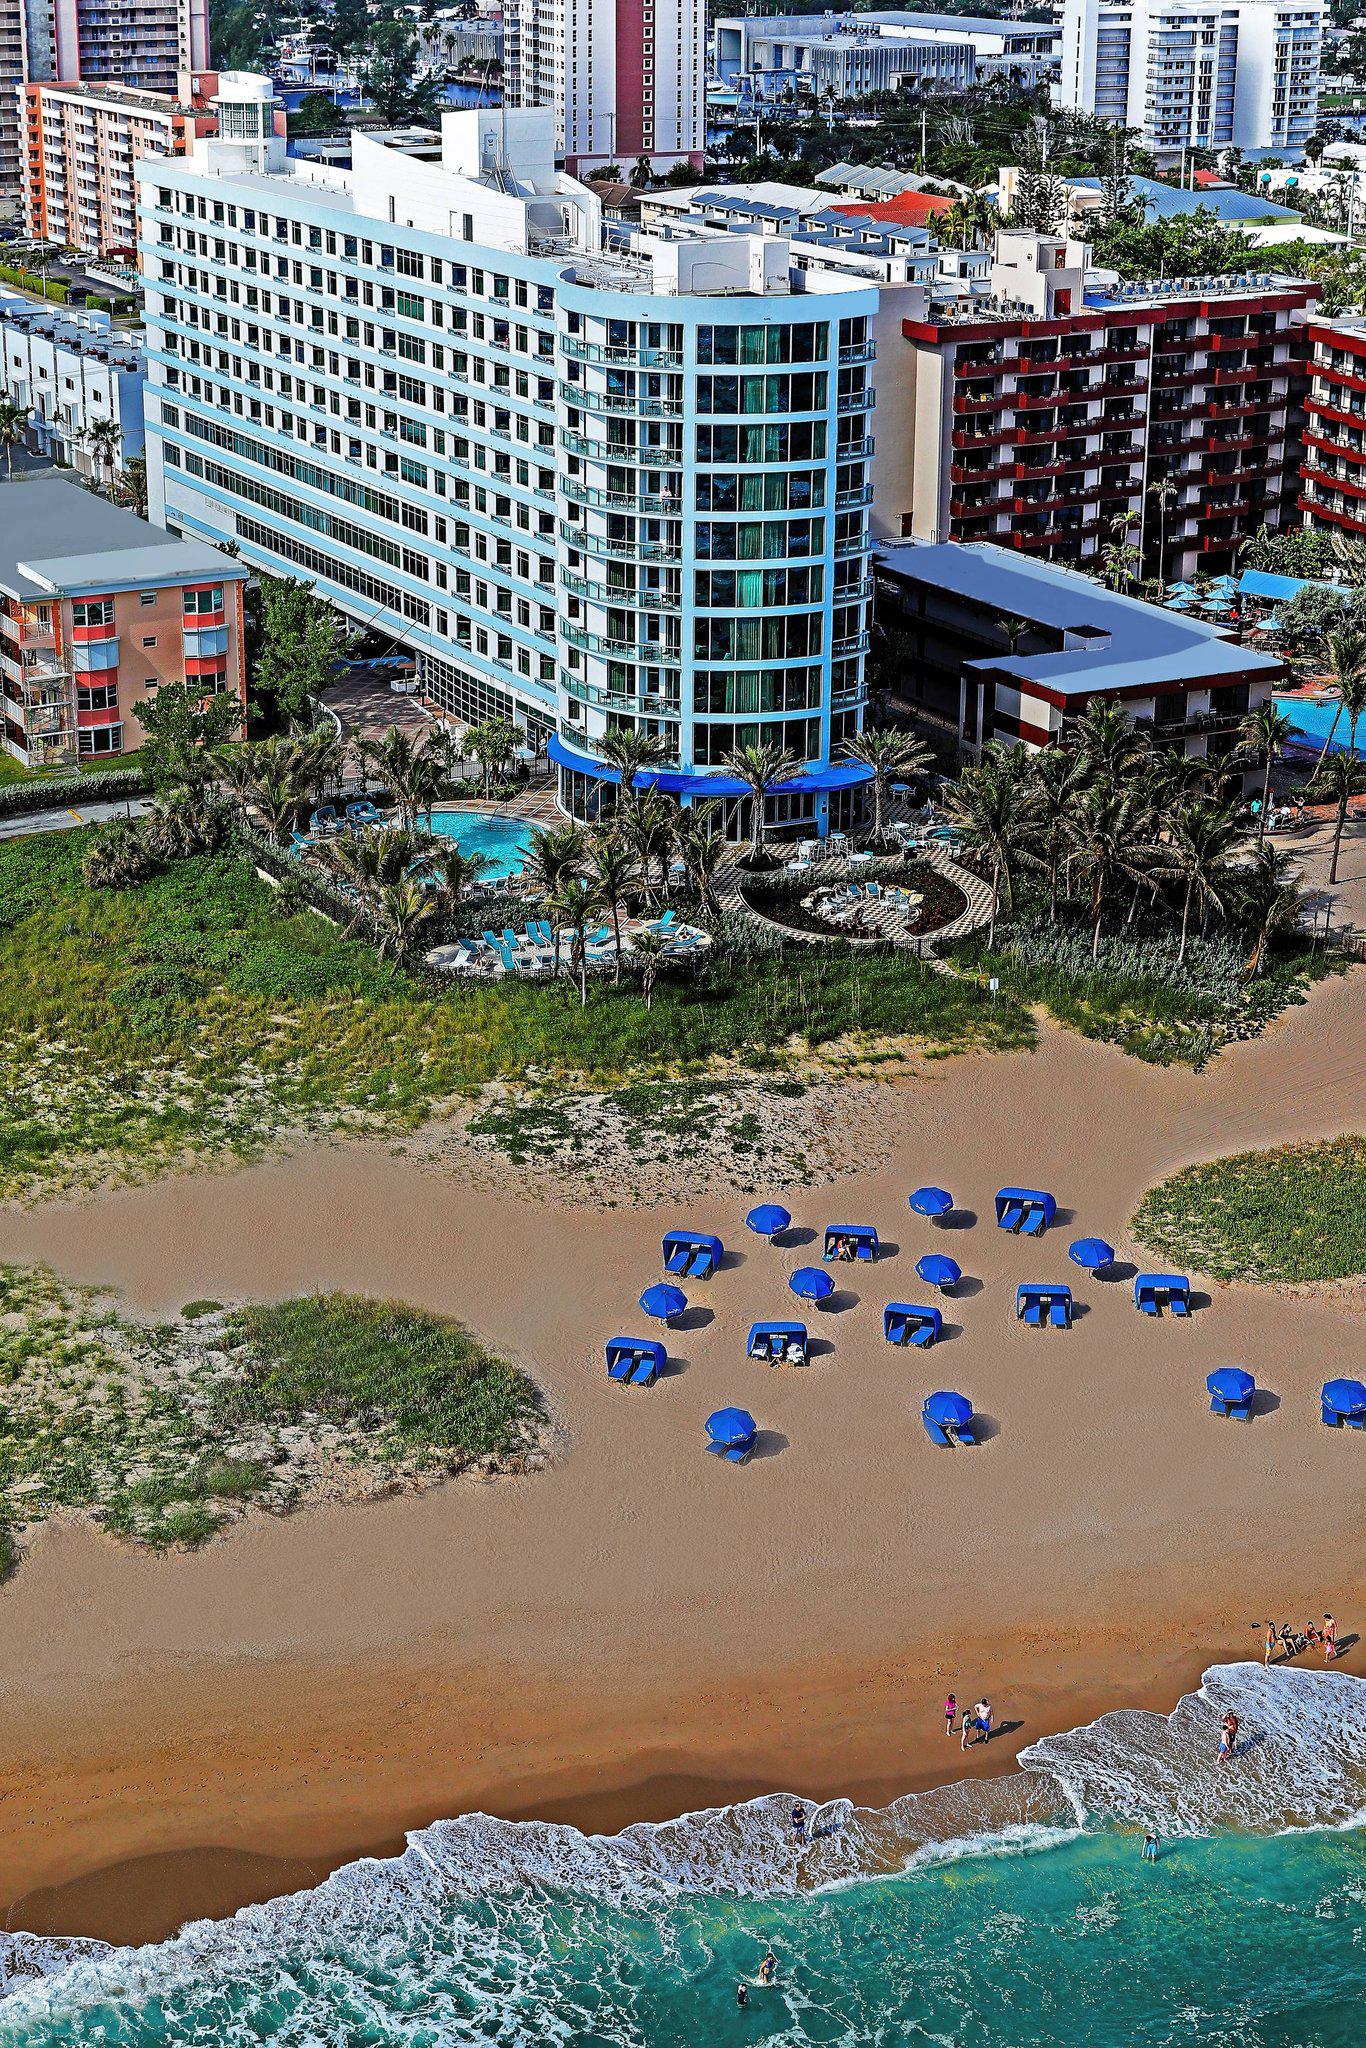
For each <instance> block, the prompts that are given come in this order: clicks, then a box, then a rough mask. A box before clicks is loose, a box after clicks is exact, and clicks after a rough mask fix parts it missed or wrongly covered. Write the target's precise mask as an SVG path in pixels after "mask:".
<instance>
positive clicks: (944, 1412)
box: [920, 1388, 974, 1448]
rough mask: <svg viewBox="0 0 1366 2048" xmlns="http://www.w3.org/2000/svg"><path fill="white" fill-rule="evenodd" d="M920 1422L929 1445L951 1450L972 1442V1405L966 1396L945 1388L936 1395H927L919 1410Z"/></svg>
mask: <svg viewBox="0 0 1366 2048" xmlns="http://www.w3.org/2000/svg"><path fill="white" fill-rule="evenodd" d="M920 1420H921V1421H922V1422H923V1424H924V1425H925V1434H926V1436H928V1438H929V1439H930V1442H931V1443H935V1444H941V1445H945V1446H947V1447H949V1448H952V1446H953V1445H955V1444H970V1443H972V1442H973V1440H974V1439H973V1434H972V1403H971V1401H969V1399H968V1397H967V1395H966V1394H955V1393H951V1392H950V1391H949V1390H948V1389H947V1388H942V1389H941V1390H940V1391H939V1392H938V1393H937V1394H927V1395H926V1397H925V1402H924V1405H923V1407H922V1408H921V1410H920Z"/></svg>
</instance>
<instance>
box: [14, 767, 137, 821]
mask: <svg viewBox="0 0 1366 2048" xmlns="http://www.w3.org/2000/svg"><path fill="white" fill-rule="evenodd" d="M151 786H152V785H151V781H150V779H149V777H148V775H147V771H146V769H144V768H141V767H130V768H101V769H98V770H96V771H93V772H92V773H91V774H89V775H52V776H48V777H43V776H41V775H35V776H31V777H28V778H26V779H25V780H24V781H23V782H7V783H5V784H4V785H3V787H0V818H17V817H22V816H24V815H25V814H26V813H28V812H29V811H51V810H57V809H60V808H61V807H62V806H64V805H68V804H97V803H117V802H119V800H120V799H121V798H123V797H126V796H146V795H147V793H148V792H149V790H150V789H151Z"/></svg>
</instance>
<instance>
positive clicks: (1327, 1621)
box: [1323, 1614, 1338, 1664]
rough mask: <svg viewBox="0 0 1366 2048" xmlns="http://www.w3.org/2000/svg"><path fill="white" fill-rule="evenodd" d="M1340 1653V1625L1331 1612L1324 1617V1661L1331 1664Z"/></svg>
mask: <svg viewBox="0 0 1366 2048" xmlns="http://www.w3.org/2000/svg"><path fill="white" fill-rule="evenodd" d="M1337 1653H1338V1625H1337V1623H1336V1622H1335V1621H1334V1619H1333V1617H1332V1615H1331V1614H1325V1615H1324V1617H1323V1661H1324V1663H1325V1664H1331V1663H1332V1661H1333V1659H1334V1658H1335V1657H1336V1656H1337Z"/></svg>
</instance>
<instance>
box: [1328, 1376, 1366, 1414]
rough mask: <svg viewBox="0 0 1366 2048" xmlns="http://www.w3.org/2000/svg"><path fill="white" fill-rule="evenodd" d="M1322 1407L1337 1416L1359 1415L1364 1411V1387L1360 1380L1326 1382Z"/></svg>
mask: <svg viewBox="0 0 1366 2048" xmlns="http://www.w3.org/2000/svg"><path fill="white" fill-rule="evenodd" d="M1323 1405H1324V1407H1325V1408H1332V1409H1333V1410H1335V1412H1336V1413H1337V1414H1339V1415H1359V1414H1360V1413H1361V1411H1362V1410H1363V1409H1366V1387H1363V1386H1362V1384H1361V1381H1360V1380H1326V1381H1325V1382H1324V1387H1323Z"/></svg>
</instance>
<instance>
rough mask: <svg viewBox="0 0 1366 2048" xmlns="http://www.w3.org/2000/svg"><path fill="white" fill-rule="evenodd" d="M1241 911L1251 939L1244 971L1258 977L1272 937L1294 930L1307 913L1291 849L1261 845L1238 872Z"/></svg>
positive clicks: (1251, 978)
mask: <svg viewBox="0 0 1366 2048" xmlns="http://www.w3.org/2000/svg"><path fill="white" fill-rule="evenodd" d="M1238 912H1239V915H1240V917H1241V918H1242V921H1243V923H1244V924H1245V925H1246V927H1247V930H1248V935H1249V937H1250V938H1251V940H1252V952H1251V954H1250V955H1249V957H1248V962H1247V966H1246V968H1245V970H1244V972H1245V973H1246V975H1247V978H1248V980H1249V981H1255V980H1256V978H1257V976H1258V975H1259V974H1260V973H1261V971H1262V967H1263V965H1264V963H1265V961H1266V956H1267V951H1268V949H1269V948H1270V946H1271V944H1272V941H1273V940H1275V939H1278V938H1280V937H1281V936H1282V935H1283V934H1286V933H1289V932H1293V931H1294V930H1295V929H1296V927H1297V926H1298V924H1299V922H1300V919H1301V917H1302V916H1303V914H1304V891H1303V889H1302V888H1301V887H1300V870H1299V867H1298V866H1297V864H1296V863H1295V861H1293V860H1292V859H1291V857H1290V855H1289V854H1288V853H1282V852H1281V851H1280V850H1279V848H1277V847H1274V846H1265V845H1261V844H1259V845H1258V848H1257V851H1256V853H1255V854H1254V855H1253V857H1252V859H1251V860H1250V861H1249V862H1248V864H1247V866H1246V867H1244V868H1243V869H1242V870H1241V871H1240V874H1239V890H1238Z"/></svg>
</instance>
